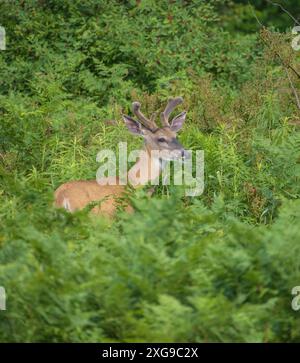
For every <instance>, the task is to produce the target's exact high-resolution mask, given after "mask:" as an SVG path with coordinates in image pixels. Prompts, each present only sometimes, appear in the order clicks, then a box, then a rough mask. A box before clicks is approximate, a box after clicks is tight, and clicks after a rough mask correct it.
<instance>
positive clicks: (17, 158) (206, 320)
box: [0, 0, 300, 342]
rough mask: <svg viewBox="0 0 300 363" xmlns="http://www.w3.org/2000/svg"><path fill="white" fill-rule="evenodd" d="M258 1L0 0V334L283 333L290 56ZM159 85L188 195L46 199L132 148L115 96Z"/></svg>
mask: <svg viewBox="0 0 300 363" xmlns="http://www.w3.org/2000/svg"><path fill="white" fill-rule="evenodd" d="M261 3H262V2H260V1H257V2H255V1H254V2H253V4H254V6H255V5H256V6H257V8H255V7H254V6H253V7H249V5H248V2H242V1H240V2H237V3H233V2H232V1H226V0H212V1H209V2H207V1H197V0H185V1H179V0H177V1H176V0H172V1H171V0H161V1H155V0H136V1H133V0H126V1H125V0H112V1H104V0H103V1H102V0H86V1H79V0H78V1H77V0H64V1H63V0H47V1H45V0H27V1H21V0H19V1H18V0H10V1H5V0H2V1H1V4H0V24H1V25H2V26H4V27H5V29H6V34H7V35H6V37H7V39H6V44H7V49H6V50H5V51H0V70H1V71H0V72H1V77H0V198H1V200H0V285H1V286H4V287H5V289H6V293H7V310H6V311H0V341H2V342H15V341H22V342H45V341H46V342H69V341H74V342H83V341H93V342H95V341H101V342H105V341H118V342H120V341H121V342H132V341H139V342H140V341H164V342H181V341H189V342H216V341H217V342H219V341H221V342H229V341H233V342H274V341H282V342H296V341H300V329H299V323H300V313H299V311H293V310H292V308H291V300H292V295H291V289H292V288H293V287H294V286H297V285H300V265H299V260H300V244H299V242H300V228H299V227H300V225H299V217H300V201H299V196H300V182H299V177H300V165H299V160H300V132H299V125H300V119H299V109H298V107H297V103H296V101H297V99H296V95H297V88H299V86H300V79H299V76H298V75H297V73H300V68H299V54H300V52H297V51H295V50H293V49H292V48H291V46H290V42H291V39H292V34H291V31H290V30H291V28H292V27H293V25H294V23H293V21H292V19H290V17H289V16H286V15H287V14H286V13H284V15H283V17H282V18H280V19H281V20H280V23H276V22H274V23H273V22H272V21H273V20H274V19H277V20H276V21H279V18H278V12H277V11H278V8H276V12H274V7H273V6H272V5H271V4H269V5H268V6H267V8H263V7H262V5H261ZM285 3H288V6H290V7H292V10H293V3H295V2H294V1H289V2H285ZM292 10H290V11H292ZM241 12H242V13H243V14H246V17H247V19H249V23H248V24H247V23H244V26H242V25H239V24H240V23H239V19H240V14H241ZM254 15H256V16H257V18H258V19H260V20H261V21H262V22H263V24H266V25H268V26H272V24H273V29H271V28H263V27H261V25H260V24H259V23H258V22H257V21H256V19H255V16H254ZM294 15H295V16H296V14H294ZM250 19H251V20H250ZM253 19H254V20H253ZM274 21H275V20H274ZM177 95H181V96H183V98H184V100H185V104H184V107H185V109H187V110H188V119H187V121H186V124H185V126H184V129H183V131H182V132H181V134H180V141H181V142H182V144H183V145H185V147H186V148H187V149H194V150H196V149H203V150H204V152H205V190H204V193H203V195H201V196H199V197H194V198H188V197H185V196H184V194H183V190H182V189H181V188H180V187H175V186H170V187H166V186H164V187H159V188H157V189H156V191H155V194H154V196H153V197H152V198H151V199H149V198H148V197H147V194H146V192H145V191H141V190H138V191H136V192H132V193H131V194H130V198H131V202H132V204H133V205H134V207H135V213H134V215H126V213H124V212H123V211H120V212H119V213H118V215H117V217H116V218H115V220H113V221H109V220H106V219H103V218H92V217H91V216H90V215H89V213H88V210H84V211H81V212H78V213H75V214H69V213H67V212H65V211H63V210H56V209H55V208H53V206H52V203H53V191H54V190H55V188H57V187H58V186H59V185H60V184H61V183H63V182H65V181H68V180H76V179H77V180H78V179H93V178H95V174H96V170H97V168H98V166H99V164H98V163H97V162H96V154H97V152H98V151H100V150H101V149H103V148H116V145H117V143H118V142H119V141H128V143H129V147H130V148H137V147H139V146H140V145H141V142H142V141H141V140H139V139H138V138H134V137H132V136H130V135H129V134H128V133H127V132H126V131H125V126H124V125H123V123H122V120H121V117H120V115H121V113H122V112H124V113H125V112H126V113H130V104H131V102H132V101H133V100H139V101H140V102H141V103H142V104H143V107H144V109H145V110H146V111H145V112H147V113H151V112H153V111H155V110H157V109H160V108H161V107H162V106H163V105H164V104H165V101H166V99H167V98H168V97H169V96H177Z"/></svg>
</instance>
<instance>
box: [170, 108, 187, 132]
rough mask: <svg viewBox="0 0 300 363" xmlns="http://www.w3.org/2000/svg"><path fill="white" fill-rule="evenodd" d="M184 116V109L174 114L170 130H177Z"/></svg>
mask: <svg viewBox="0 0 300 363" xmlns="http://www.w3.org/2000/svg"><path fill="white" fill-rule="evenodd" d="M185 116H186V111H184V112H181V113H180V114H179V115H177V116H175V117H174V118H173V120H172V123H171V130H172V131H174V132H177V131H179V130H180V129H181V128H182V125H183V123H184V120H185Z"/></svg>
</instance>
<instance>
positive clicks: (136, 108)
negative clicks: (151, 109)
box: [132, 102, 158, 130]
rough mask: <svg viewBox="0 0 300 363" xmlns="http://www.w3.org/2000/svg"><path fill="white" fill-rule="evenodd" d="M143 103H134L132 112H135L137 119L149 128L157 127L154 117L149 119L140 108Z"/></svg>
mask: <svg viewBox="0 0 300 363" xmlns="http://www.w3.org/2000/svg"><path fill="white" fill-rule="evenodd" d="M140 108H141V104H140V103H139V102H133V103H132V112H133V113H134V114H135V116H136V117H137V119H138V120H139V121H140V122H141V124H143V125H144V126H145V127H147V128H149V129H150V130H154V129H157V128H158V127H157V125H156V123H155V121H154V118H152V117H151V119H150V120H149V119H148V118H147V117H146V116H144V115H143V114H142V112H141V110H140Z"/></svg>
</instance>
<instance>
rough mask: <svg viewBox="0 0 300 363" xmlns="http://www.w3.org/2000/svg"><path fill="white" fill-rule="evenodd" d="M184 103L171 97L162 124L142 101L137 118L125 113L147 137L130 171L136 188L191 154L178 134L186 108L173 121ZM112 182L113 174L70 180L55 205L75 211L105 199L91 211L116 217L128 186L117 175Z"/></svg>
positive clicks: (132, 125)
mask: <svg viewBox="0 0 300 363" xmlns="http://www.w3.org/2000/svg"><path fill="white" fill-rule="evenodd" d="M182 102H183V99H182V98H181V97H176V98H171V99H169V101H168V103H167V105H166V107H165V109H164V111H163V112H162V113H161V114H160V117H161V126H160V127H159V126H158V125H157V124H156V122H155V118H156V116H157V113H154V114H153V115H152V116H151V117H150V118H147V117H146V116H145V115H144V114H143V113H142V112H141V104H140V103H139V102H133V103H132V112H133V114H134V115H135V119H134V118H132V117H130V116H127V115H122V117H123V120H124V122H125V125H126V126H127V129H128V131H129V132H130V133H132V134H133V135H137V136H140V137H142V138H143V139H144V147H143V149H141V150H140V153H139V157H138V158H137V161H136V163H135V164H134V165H133V166H132V167H131V168H130V169H129V171H128V173H127V182H128V184H130V185H131V186H132V187H133V188H139V187H141V186H144V185H145V184H147V182H151V181H153V180H155V179H157V178H159V176H160V174H161V172H162V170H163V169H164V166H165V164H166V162H167V161H170V160H182V161H184V159H186V158H189V157H190V155H189V153H188V152H187V151H186V150H185V149H184V147H183V146H182V145H181V144H180V142H179V141H178V139H177V133H178V131H179V130H180V129H181V128H182V126H183V123H184V121H185V118H186V111H183V112H181V113H179V114H178V115H177V116H175V117H174V118H173V119H172V121H171V122H169V118H170V115H171V113H172V112H173V110H174V109H175V108H176V107H177V106H178V105H180V104H181V103H182ZM110 181H111V180H109V177H104V178H103V179H101V180H97V179H96V180H78V181H69V182H66V183H64V184H62V185H61V186H59V187H58V188H57V190H56V191H55V193H54V205H55V207H57V208H64V209H66V210H67V211H69V212H71V213H72V212H75V211H77V210H82V209H84V208H85V207H87V206H88V205H89V204H90V203H92V202H98V201H101V203H98V205H96V206H94V207H93V208H92V209H91V212H92V213H93V214H95V215H106V216H108V217H113V216H114V214H115V213H116V210H117V207H118V202H117V201H118V200H119V199H120V198H122V197H123V196H124V195H126V185H123V184H121V183H120V179H119V178H116V183H114V185H111V183H110ZM151 193H153V188H152V192H151ZM125 210H126V211H127V212H129V213H130V212H132V211H133V208H132V207H131V206H130V205H127V206H126V208H125Z"/></svg>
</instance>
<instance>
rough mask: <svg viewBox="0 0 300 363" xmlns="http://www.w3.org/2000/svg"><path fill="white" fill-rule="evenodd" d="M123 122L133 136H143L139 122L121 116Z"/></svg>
mask: <svg viewBox="0 0 300 363" xmlns="http://www.w3.org/2000/svg"><path fill="white" fill-rule="evenodd" d="M122 117H123V120H124V122H125V124H126V126H127V128H128V130H129V131H130V132H131V133H132V134H134V135H143V132H142V126H141V124H140V123H139V122H137V121H135V120H134V119H133V118H131V117H129V116H126V115H122Z"/></svg>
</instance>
